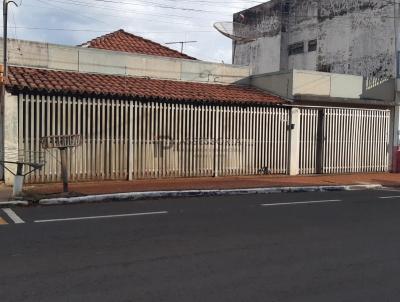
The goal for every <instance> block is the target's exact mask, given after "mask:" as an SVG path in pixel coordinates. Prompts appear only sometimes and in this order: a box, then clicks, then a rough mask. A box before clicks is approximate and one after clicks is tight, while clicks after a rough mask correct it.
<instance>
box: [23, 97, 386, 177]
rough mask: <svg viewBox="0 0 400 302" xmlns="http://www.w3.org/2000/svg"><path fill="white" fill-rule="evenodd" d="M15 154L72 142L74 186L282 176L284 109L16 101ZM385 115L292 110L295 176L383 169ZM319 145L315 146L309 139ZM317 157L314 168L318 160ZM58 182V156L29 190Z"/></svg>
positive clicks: (49, 154) (286, 137) (286, 135)
mask: <svg viewBox="0 0 400 302" xmlns="http://www.w3.org/2000/svg"><path fill="white" fill-rule="evenodd" d="M18 100H19V107H18V108H19V109H18V110H19V119H18V123H19V138H18V140H19V148H20V149H23V150H27V151H29V152H39V151H42V150H41V148H40V144H39V140H40V138H41V137H44V136H50V135H67V134H81V135H82V137H83V144H82V146H79V147H77V148H75V149H73V150H71V151H70V154H69V158H70V161H69V167H70V178H71V180H73V181H77V180H101V179H121V180H124V179H137V178H162V177H197V176H213V175H220V176H225V175H257V174H287V173H288V168H289V167H288V165H289V163H288V161H289V159H288V158H289V156H288V155H289V152H290V151H289V145H290V144H289V143H290V127H289V125H290V109H289V108H284V107H242V106H219V105H205V104H199V105H194V104H183V103H181V104H176V103H168V102H142V101H139V100H115V99H94V98H75V97H57V96H37V95H19V97H18ZM389 124H390V112H389V111H387V110H363V109H338V108H321V109H317V108H301V109H300V146H299V149H300V162H299V167H300V173H301V174H315V173H350V172H378V171H387V170H388V165H389V148H388V144H389ZM318 138H320V140H318ZM318 159H320V161H318ZM59 180H60V167H59V151H58V150H49V151H46V164H45V166H44V168H43V169H42V170H40V171H36V172H35V173H33V174H31V175H29V176H27V178H26V181H27V182H28V183H35V182H55V181H59Z"/></svg>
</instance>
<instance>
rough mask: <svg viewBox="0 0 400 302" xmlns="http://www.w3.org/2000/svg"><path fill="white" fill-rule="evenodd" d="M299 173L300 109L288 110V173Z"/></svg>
mask: <svg viewBox="0 0 400 302" xmlns="http://www.w3.org/2000/svg"><path fill="white" fill-rule="evenodd" d="M299 173H300V109H299V108H292V109H291V110H290V125H289V174H290V175H299Z"/></svg>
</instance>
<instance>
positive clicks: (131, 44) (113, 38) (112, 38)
mask: <svg viewBox="0 0 400 302" xmlns="http://www.w3.org/2000/svg"><path fill="white" fill-rule="evenodd" d="M79 46H82V47H88V48H99V49H107V50H114V51H123V52H130V53H140V54H146V55H153V56H161V57H170V58H179V59H189V60H196V59H195V58H193V57H190V56H188V55H185V54H183V53H180V52H178V51H176V50H173V49H171V48H168V47H166V46H163V45H161V44H158V43H156V42H153V41H150V40H147V39H145V38H142V37H139V36H136V35H134V34H131V33H128V32H126V31H124V30H122V29H120V30H117V31H115V32H112V33H109V34H107V35H104V36H100V37H98V38H95V39H93V40H90V41H88V42H86V43H84V44H82V45H79Z"/></svg>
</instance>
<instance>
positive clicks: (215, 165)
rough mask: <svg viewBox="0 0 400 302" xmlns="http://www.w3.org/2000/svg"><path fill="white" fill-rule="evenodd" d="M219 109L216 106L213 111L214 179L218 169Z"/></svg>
mask: <svg viewBox="0 0 400 302" xmlns="http://www.w3.org/2000/svg"><path fill="white" fill-rule="evenodd" d="M219 109H220V107H218V106H216V107H215V109H214V112H215V116H214V118H215V120H214V122H215V127H214V131H215V133H214V136H215V139H214V177H218V170H219V169H218V167H219Z"/></svg>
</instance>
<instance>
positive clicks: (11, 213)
mask: <svg viewBox="0 0 400 302" xmlns="http://www.w3.org/2000/svg"><path fill="white" fill-rule="evenodd" d="M3 211H4V213H6V214H7V215H8V217H10V219H11V220H12V221H13V222H14V223H15V224H19V223H25V221H23V220H22V219H21V218H20V217H19V216H18V215H17V214H16V213H15V212H14V211H13V210H11V209H10V208H6V209H3Z"/></svg>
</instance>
